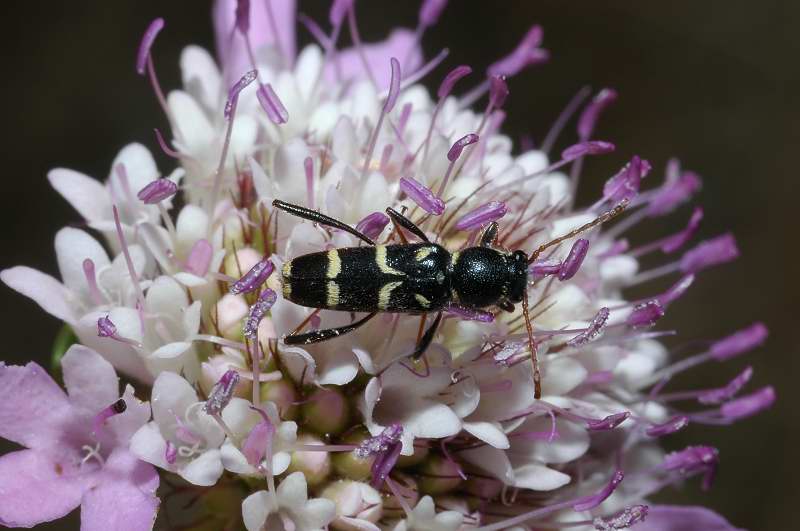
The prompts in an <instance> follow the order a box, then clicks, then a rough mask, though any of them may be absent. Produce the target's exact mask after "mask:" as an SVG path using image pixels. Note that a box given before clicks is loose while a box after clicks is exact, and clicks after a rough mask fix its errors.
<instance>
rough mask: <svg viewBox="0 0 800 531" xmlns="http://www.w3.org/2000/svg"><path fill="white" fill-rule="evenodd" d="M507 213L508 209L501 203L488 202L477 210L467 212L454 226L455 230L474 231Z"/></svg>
mask: <svg viewBox="0 0 800 531" xmlns="http://www.w3.org/2000/svg"><path fill="white" fill-rule="evenodd" d="M506 212H508V207H506V204H505V203H503V202H502V201H489V202H488V203H486V204H484V205H481V206H479V207H478V208H476V209H474V210H471V211H470V212H467V213H466V214H464V215H463V216H461V218H459V220H458V221H457V222H456V224H455V228H456V229H457V230H474V229H477V228H479V227H481V226H483V225H484V224H485V223H491V222H492V221H497V220H499V219H500V218H502V217H503V216H505V215H506Z"/></svg>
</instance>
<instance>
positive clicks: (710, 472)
mask: <svg viewBox="0 0 800 531" xmlns="http://www.w3.org/2000/svg"><path fill="white" fill-rule="evenodd" d="M718 464H719V452H718V451H717V449H716V448H713V447H711V446H687V447H686V448H684V449H683V450H680V451H678V452H672V453H671V454H667V456H666V457H664V461H663V462H662V463H661V468H662V469H664V470H667V471H670V472H672V471H675V472H678V473H679V474H681V475H687V474H692V473H695V472H704V473H705V474H704V476H703V489H704V490H708V488H709V487H711V482H712V481H713V480H714V475H715V474H716V471H717V465H718Z"/></svg>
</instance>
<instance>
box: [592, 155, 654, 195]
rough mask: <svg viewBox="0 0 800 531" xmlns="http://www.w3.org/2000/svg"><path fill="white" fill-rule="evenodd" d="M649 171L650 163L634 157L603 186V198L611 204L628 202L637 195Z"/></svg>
mask: <svg viewBox="0 0 800 531" xmlns="http://www.w3.org/2000/svg"><path fill="white" fill-rule="evenodd" d="M649 171H650V163H649V162H647V161H646V160H642V159H640V158H639V157H638V156H636V155H634V156H633V158H631V161H630V162H629V163H628V164H626V165H625V167H624V168H622V169H621V170H620V171H619V172H618V173H617V174H616V175H614V176H613V177H611V178H610V179H609V180H607V181H606V183H605V185H604V186H603V198H604V199H606V200H609V201H611V202H612V203H619V202H620V201H623V200H628V201H630V200H631V199H633V198H634V197H635V196H636V194H637V193H639V186H640V184H641V182H642V179H643V178H644V177H645V175H647V173H648V172H649Z"/></svg>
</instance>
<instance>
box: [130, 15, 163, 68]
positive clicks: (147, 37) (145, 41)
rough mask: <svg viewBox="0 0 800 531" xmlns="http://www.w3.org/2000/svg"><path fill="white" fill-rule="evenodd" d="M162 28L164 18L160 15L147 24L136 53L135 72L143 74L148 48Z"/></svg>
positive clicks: (148, 55)
mask: <svg viewBox="0 0 800 531" xmlns="http://www.w3.org/2000/svg"><path fill="white" fill-rule="evenodd" d="M162 29H164V19H163V18H160V17H159V18H157V19H155V20H154V21H153V22H151V23H150V25H149V26H147V30H146V31H145V32H144V36H142V41H141V42H140V43H139V51H138V52H137V53H136V72H137V73H138V74H139V75H142V76H143V75H144V72H145V70H146V68H147V58H148V57H150V48H152V46H153V42H155V40H156V36H157V35H158V32H159V31H161V30H162Z"/></svg>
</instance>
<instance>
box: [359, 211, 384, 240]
mask: <svg viewBox="0 0 800 531" xmlns="http://www.w3.org/2000/svg"><path fill="white" fill-rule="evenodd" d="M388 224H389V216H387V215H386V214H384V213H383V212H373V213H372V214H368V215H367V216H366V217H365V218H364V219H362V220H361V221H359V222H358V224H357V225H356V230H357V231H358V232H360V233H362V234H364V235H365V236H366V237H367V238H369V239H371V240H374V239H375V238H377V237H378V236H380V234H381V232H383V229H385V228H386V225H388Z"/></svg>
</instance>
